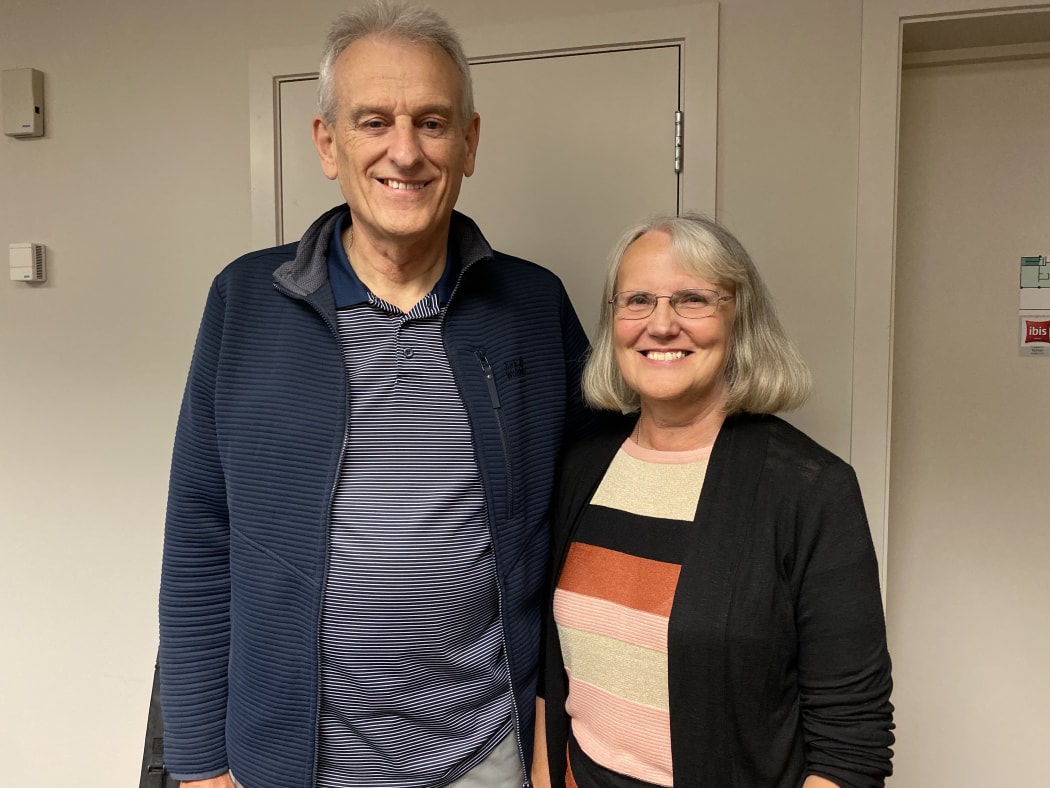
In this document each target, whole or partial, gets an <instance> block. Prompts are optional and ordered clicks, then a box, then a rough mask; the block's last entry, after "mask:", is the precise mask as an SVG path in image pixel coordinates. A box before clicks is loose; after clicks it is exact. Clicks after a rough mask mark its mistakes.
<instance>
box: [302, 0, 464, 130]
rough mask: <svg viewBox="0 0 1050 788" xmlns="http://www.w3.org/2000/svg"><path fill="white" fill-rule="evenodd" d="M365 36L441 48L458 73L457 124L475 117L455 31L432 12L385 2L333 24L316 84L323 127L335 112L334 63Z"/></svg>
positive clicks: (379, 0)
mask: <svg viewBox="0 0 1050 788" xmlns="http://www.w3.org/2000/svg"><path fill="white" fill-rule="evenodd" d="M368 36H375V37H377V38H386V39H393V40H395V41H405V42H408V43H411V44H433V45H435V46H438V47H440V48H441V49H442V51H444V52H445V54H447V55H448V56H449V57H450V58H451V59H452V63H453V65H454V66H455V67H456V71H457V72H458V73H459V83H460V106H459V111H460V114H461V115H462V117H461V118H460V122H461V123H462V124H463V126H464V127H465V126H466V125H467V124H469V123H470V120H471V118H473V117H474V87H473V84H472V82H471V79H470V64H469V63H467V56H466V54H465V53H464V51H463V43H462V42H461V41H460V40H459V36H458V35H457V34H456V31H455V30H453V29H452V26H451V25H450V24H449V23H448V22H447V21H445V19H444V17H442V16H441V15H440V14H438V13H437V12H436V11H434V10H433V9H432V8H427V7H426V6H418V5H409V4H407V3H401V2H388V1H387V0H373V1H372V2H368V3H365V4H364V5H362V6H360V7H359V8H355V9H354V10H353V11H349V12H348V13H346V14H343V15H342V16H340V17H339V18H338V19H336V20H335V22H333V23H332V28H331V30H330V31H329V33H328V38H327V39H326V40H325V45H324V50H323V51H322V52H321V68H320V79H319V80H318V83H319V84H318V100H319V105H320V112H321V117H322V118H324V122H325V123H327V124H329V125H332V124H334V123H335V121H336V114H337V112H338V103H339V102H338V99H337V97H336V94H335V75H334V71H335V61H336V60H338V59H339V56H340V55H341V54H343V51H344V50H345V49H346V48H347V47H348V46H350V45H351V44H352V43H354V42H355V41H357V40H358V39H361V38H367V37H368Z"/></svg>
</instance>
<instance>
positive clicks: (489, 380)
mask: <svg viewBox="0 0 1050 788" xmlns="http://www.w3.org/2000/svg"><path fill="white" fill-rule="evenodd" d="M474 355H475V356H476V357H477V359H478V361H479V362H480V363H481V371H482V373H483V374H484V375H485V385H486V386H487V387H488V390H489V400H490V401H491V403H492V412H493V413H494V414H495V415H496V423H497V424H498V425H499V442H500V446H501V447H502V448H503V470H504V472H505V473H506V475H507V517H508V518H511V517H513V516H514V478H513V477H512V476H511V473H510V451H509V449H508V448H507V431H506V429H505V428H504V424H503V409H502V406H501V405H500V401H499V392H498V391H497V390H496V376H495V375H494V374H493V373H492V365H490V364H489V360H488V359H487V358H486V357H485V351H483V350H480V349H479V350H475V351H474Z"/></svg>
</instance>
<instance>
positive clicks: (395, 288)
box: [343, 225, 448, 312]
mask: <svg viewBox="0 0 1050 788" xmlns="http://www.w3.org/2000/svg"><path fill="white" fill-rule="evenodd" d="M343 248H344V249H345V250H346V256H347V258H348V259H349V260H350V266H351V267H352V268H353V269H354V273H355V274H357V277H358V279H360V280H361V283H362V284H363V285H364V286H365V287H367V288H368V289H369V290H370V291H372V292H373V293H374V294H375V295H376V296H378V297H379V298H381V299H383V300H384V301H386V302H387V303H389V304H393V305H394V306H396V307H397V308H398V309H400V310H401V311H402V312H408V311H410V310H411V309H412V307H414V306H415V305H416V304H418V303H419V301H420V300H421V299H422V298H423V297H425V296H426V295H427V294H428V293H429V292H430V291H431V290H433V289H434V285H435V284H437V282H438V280H439V279H441V274H442V273H443V272H444V270H445V259H446V255H447V250H448V231H447V230H446V231H445V232H444V233H442V234H441V235H440V237H438V238H431V239H428V240H427V241H426V242H423V243H418V244H411V243H409V244H398V243H395V242H393V241H389V240H384V241H380V242H376V241H375V240H374V239H372V238H370V237H368V235H367V234H365V233H362V232H355V231H354V228H353V226H352V225H350V226H348V227H347V228H346V229H345V230H344V231H343Z"/></svg>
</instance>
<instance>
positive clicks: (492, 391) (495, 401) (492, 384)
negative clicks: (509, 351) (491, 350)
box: [474, 350, 500, 410]
mask: <svg viewBox="0 0 1050 788" xmlns="http://www.w3.org/2000/svg"><path fill="white" fill-rule="evenodd" d="M474 355H475V356H476V357H477V359H478V361H479V362H481V371H482V372H484V373H485V383H486V384H487V385H488V387H489V399H491V400H492V407H493V408H494V409H496V410H499V409H500V404H499V392H498V391H496V376H495V375H493V374H492V366H491V365H490V364H489V360H488V359H487V358H485V353H484V351H482V350H475V351H474Z"/></svg>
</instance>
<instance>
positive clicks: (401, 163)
mask: <svg viewBox="0 0 1050 788" xmlns="http://www.w3.org/2000/svg"><path fill="white" fill-rule="evenodd" d="M391 133H392V138H391V141H390V160H391V161H393V162H394V163H395V164H396V165H397V166H398V167H400V168H402V169H408V168H410V167H413V166H414V165H416V164H417V163H418V162H419V160H420V159H421V158H422V156H423V152H422V150H421V149H420V147H419V130H418V129H417V128H416V127H415V124H413V123H412V122H411V121H402V120H398V122H396V123H395V124H394V128H393V130H392V132H391Z"/></svg>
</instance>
